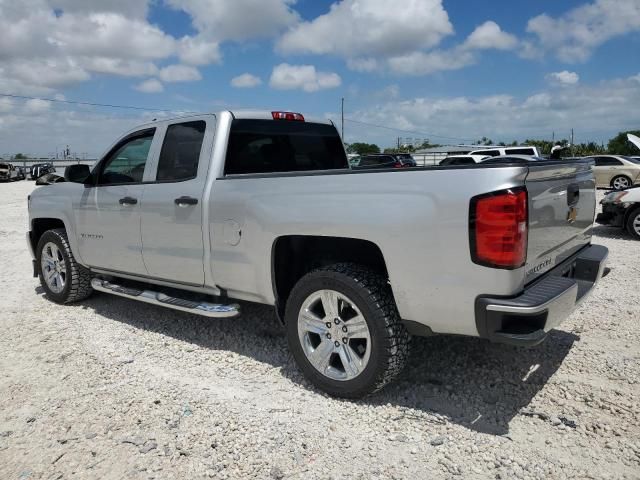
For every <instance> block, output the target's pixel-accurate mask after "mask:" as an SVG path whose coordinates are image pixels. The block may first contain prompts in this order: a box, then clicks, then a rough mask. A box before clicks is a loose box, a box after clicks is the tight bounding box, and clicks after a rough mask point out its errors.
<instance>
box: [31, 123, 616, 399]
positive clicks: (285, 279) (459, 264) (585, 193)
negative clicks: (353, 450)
mask: <svg viewBox="0 0 640 480" xmlns="http://www.w3.org/2000/svg"><path fill="white" fill-rule="evenodd" d="M65 179H66V182H62V183H56V184H53V185H49V186H43V187H40V188H38V189H36V190H35V191H34V192H33V193H32V194H31V196H30V198H29V232H28V244H29V247H30V249H31V251H32V254H33V258H34V262H33V263H34V276H39V277H40V281H41V283H42V288H43V289H44V291H45V293H46V296H47V297H48V298H50V299H51V300H53V301H54V302H58V303H69V302H74V301H78V300H82V299H84V298H86V297H87V296H89V295H90V294H91V293H92V291H94V290H97V291H100V292H107V293H110V294H115V295H120V296H122V297H125V298H127V299H131V300H137V301H142V302H147V303H150V304H154V305H158V306H163V307H167V308H173V309H177V310H182V311H185V312H190V313H192V314H198V315H205V316H208V317H229V316H235V315H237V314H238V313H239V306H238V305H237V304H236V303H234V301H235V300H244V301H251V302H258V303H262V304H267V305H273V306H274V307H275V311H276V313H277V316H278V318H279V319H280V321H281V322H282V323H283V325H284V329H285V331H286V335H287V338H288V342H289V345H290V348H291V351H292V353H293V355H294V357H295V359H296V361H297V363H298V364H299V366H300V368H301V369H302V371H303V372H304V374H305V376H306V377H307V378H308V379H309V380H310V381H311V382H312V383H313V384H314V385H315V386H317V387H318V388H319V389H321V390H323V391H325V392H328V393H330V394H332V395H337V396H343V397H349V398H357V397H361V396H363V395H366V394H368V393H371V392H373V391H376V390H378V389H380V388H382V387H383V386H384V385H385V384H387V383H388V382H389V381H390V380H391V379H393V378H394V376H395V375H397V374H398V372H399V371H400V370H401V369H402V367H403V365H404V364H405V361H406V360H407V356H408V351H409V339H410V337H411V335H423V336H424V335H432V334H458V335H469V336H476V337H483V338H486V339H488V340H490V341H494V342H506V343H510V344H515V345H535V344H537V343H539V342H541V341H542V340H543V339H544V338H545V336H546V335H547V333H548V332H549V330H550V329H552V328H554V327H556V326H557V325H558V324H559V323H560V322H561V321H562V320H563V319H564V318H566V317H567V316H568V315H569V314H570V313H571V312H572V310H573V309H574V308H575V306H576V305H577V304H578V303H579V302H580V301H581V300H583V299H584V298H585V297H586V295H587V294H588V293H589V291H590V290H591V289H592V288H593V287H594V285H595V283H596V282H597V281H598V280H599V278H600V277H601V276H602V274H603V270H604V264H605V260H606V257H607V249H606V248H604V247H602V246H597V245H591V229H592V225H593V219H594V211H595V189H594V179H593V173H592V163H591V162H589V161H579V160H578V161H576V160H572V161H566V162H565V161H553V162H551V161H543V160H540V159H534V158H531V157H506V158H505V157H502V158H500V157H498V158H496V159H492V161H491V162H485V163H482V164H478V165H469V166H451V167H437V166H436V167H416V168H401V169H394V168H389V169H375V170H367V169H358V170H351V169H350V168H349V164H348V161H347V156H346V154H345V151H344V148H343V144H342V141H341V139H340V136H339V135H338V133H337V131H336V128H335V127H334V126H333V124H332V123H331V122H328V121H323V120H314V121H310V120H309V119H305V118H304V117H303V115H301V114H298V113H291V112H230V111H225V112H221V113H219V114H216V115H213V114H211V115H200V116H193V117H185V118H178V119H173V120H162V121H154V122H152V123H150V124H147V125H143V126H141V127H139V128H136V129H134V130H132V131H130V132H129V133H127V134H126V135H124V136H123V137H122V138H120V139H119V140H118V141H117V142H116V143H114V144H113V146H111V147H110V148H109V150H108V151H107V153H106V154H105V155H104V156H103V157H102V159H101V160H100V161H99V162H98V163H97V164H96V165H95V167H94V168H93V169H92V170H91V171H90V170H89V168H88V167H86V166H82V165H74V166H72V167H69V168H68V169H67V171H66V172H65ZM123 301H124V300H123ZM239 321H240V320H239Z"/></svg>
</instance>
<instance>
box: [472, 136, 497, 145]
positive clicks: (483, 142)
mask: <svg viewBox="0 0 640 480" xmlns="http://www.w3.org/2000/svg"><path fill="white" fill-rule="evenodd" d="M474 145H493V140H491V139H490V138H487V137H482V138H481V139H480V140H478V141H477V142H476V143H475V144H474Z"/></svg>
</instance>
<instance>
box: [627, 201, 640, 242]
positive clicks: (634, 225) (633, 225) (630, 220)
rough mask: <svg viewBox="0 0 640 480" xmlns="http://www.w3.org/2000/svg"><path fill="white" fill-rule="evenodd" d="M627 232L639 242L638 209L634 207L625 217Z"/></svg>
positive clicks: (639, 210) (639, 223) (639, 208)
mask: <svg viewBox="0 0 640 480" xmlns="http://www.w3.org/2000/svg"><path fill="white" fill-rule="evenodd" d="M626 227H627V232H629V235H631V236H632V237H634V238H635V239H636V240H640V207H636V208H635V209H634V210H632V211H631V212H630V213H629V216H628V217H627V224H626Z"/></svg>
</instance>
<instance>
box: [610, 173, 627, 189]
mask: <svg viewBox="0 0 640 480" xmlns="http://www.w3.org/2000/svg"><path fill="white" fill-rule="evenodd" d="M611 186H612V187H613V188H614V190H624V189H625V188H629V187H630V186H631V179H630V178H629V177H625V176H624V175H618V176H617V177H614V178H613V180H611Z"/></svg>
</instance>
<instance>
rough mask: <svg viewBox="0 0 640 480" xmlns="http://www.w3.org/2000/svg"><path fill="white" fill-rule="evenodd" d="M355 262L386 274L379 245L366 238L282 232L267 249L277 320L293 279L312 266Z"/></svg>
mask: <svg viewBox="0 0 640 480" xmlns="http://www.w3.org/2000/svg"><path fill="white" fill-rule="evenodd" d="M342 262H350V263H357V264H360V265H363V266H366V267H369V268H371V269H372V270H374V271H377V272H379V273H380V274H382V275H384V276H385V277H386V278H388V277H389V273H388V270H387V264H386V262H385V258H384V255H383V253H382V250H381V249H380V247H379V246H378V245H377V244H375V243H374V242H371V241H369V240H363V239H359V238H351V237H333V236H321V235H285V236H281V237H278V238H276V239H275V240H274V242H273V245H272V248H271V284H272V288H273V295H274V298H275V307H276V313H277V315H278V319H279V320H280V322H284V308H285V305H286V301H287V298H288V297H289V294H290V293H291V290H292V289H293V286H294V285H295V284H296V282H297V281H298V280H299V279H300V278H301V277H302V276H304V275H305V274H306V273H308V272H310V271H311V270H314V269H316V268H320V267H324V266H327V265H331V264H334V263H342Z"/></svg>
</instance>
